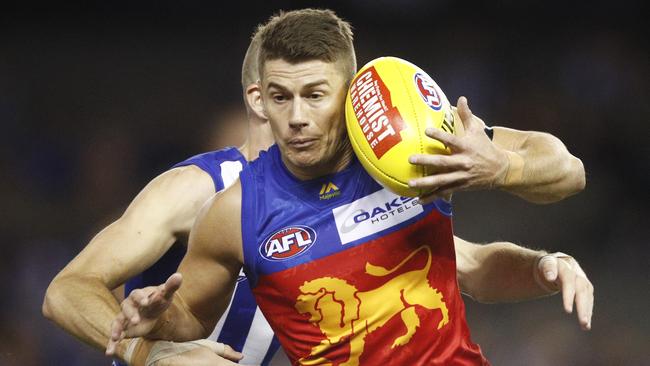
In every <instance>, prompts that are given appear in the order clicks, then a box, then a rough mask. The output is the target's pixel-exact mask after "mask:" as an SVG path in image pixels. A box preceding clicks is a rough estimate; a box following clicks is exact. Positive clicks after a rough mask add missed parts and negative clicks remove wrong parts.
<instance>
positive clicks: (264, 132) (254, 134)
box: [239, 119, 274, 161]
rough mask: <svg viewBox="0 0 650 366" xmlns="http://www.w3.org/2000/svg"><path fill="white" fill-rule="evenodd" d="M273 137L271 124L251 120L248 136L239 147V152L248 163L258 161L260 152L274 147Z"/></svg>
mask: <svg viewBox="0 0 650 366" xmlns="http://www.w3.org/2000/svg"><path fill="white" fill-rule="evenodd" d="M273 142H274V141H273V135H272V133H271V128H270V127H269V123H268V122H266V121H259V120H253V119H251V120H250V121H249V123H248V135H247V136H246V141H244V143H243V144H242V145H241V146H240V147H239V152H241V154H242V155H244V157H245V158H246V160H247V161H252V160H255V159H257V157H258V156H259V155H260V151H263V150H266V149H268V148H269V147H270V146H271V145H273Z"/></svg>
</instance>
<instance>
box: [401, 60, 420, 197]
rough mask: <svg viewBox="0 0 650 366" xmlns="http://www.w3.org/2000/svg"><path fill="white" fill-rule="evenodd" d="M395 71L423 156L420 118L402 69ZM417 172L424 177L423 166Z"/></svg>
mask: <svg viewBox="0 0 650 366" xmlns="http://www.w3.org/2000/svg"><path fill="white" fill-rule="evenodd" d="M397 71H398V73H399V76H400V79H402V84H403V86H404V90H406V92H407V95H408V100H409V104H410V105H411V110H412V111H413V115H414V116H415V125H416V127H417V129H416V132H417V133H416V135H417V141H418V148H419V150H420V154H424V144H423V143H422V136H421V135H420V118H418V112H417V109H416V108H415V104H414V103H413V98H411V92H410V89H409V85H408V84H406V80H405V79H404V75H403V74H402V69H401V68H400V67H398V68H397ZM418 170H420V176H422V177H424V176H425V174H424V173H425V168H424V166H418ZM418 191H419V192H420V193H422V190H421V189H418Z"/></svg>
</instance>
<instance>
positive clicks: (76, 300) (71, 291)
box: [43, 275, 126, 358]
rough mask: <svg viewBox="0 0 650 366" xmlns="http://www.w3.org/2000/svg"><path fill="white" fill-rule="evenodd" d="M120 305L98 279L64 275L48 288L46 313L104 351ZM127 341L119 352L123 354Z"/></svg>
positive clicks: (44, 306)
mask: <svg viewBox="0 0 650 366" xmlns="http://www.w3.org/2000/svg"><path fill="white" fill-rule="evenodd" d="M119 309H120V305H119V304H118V302H117V300H116V299H115V297H113V295H112V293H111V292H110V291H109V290H108V288H107V287H106V286H105V284H103V283H102V282H101V281H100V280H99V279H97V278H92V277H78V276H72V275H68V276H66V275H61V276H59V277H57V278H55V279H54V280H53V281H52V283H51V284H50V286H49V287H48V289H47V292H46V294H45V301H44V303H43V314H44V315H45V316H46V317H47V318H48V319H50V320H52V321H53V322H54V323H56V324H57V325H58V326H60V327H61V328H63V329H64V330H65V331H66V332H68V333H69V334H71V335H73V336H74V337H76V338H77V339H79V340H81V341H82V342H84V343H86V344H88V345H90V346H92V347H94V348H97V349H99V350H101V351H104V349H105V348H106V343H107V342H108V339H109V337H110V328H111V327H110V326H111V322H112V321H113V319H114V318H115V315H116V314H117V313H118V312H119ZM125 344H126V342H124V341H123V342H120V344H119V345H118V347H117V356H118V357H120V358H121V357H123V355H124V351H125V349H126V346H125Z"/></svg>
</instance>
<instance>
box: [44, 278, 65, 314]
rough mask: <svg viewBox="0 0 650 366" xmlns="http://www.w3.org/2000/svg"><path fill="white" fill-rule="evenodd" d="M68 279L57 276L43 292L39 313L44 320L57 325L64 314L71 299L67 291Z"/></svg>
mask: <svg viewBox="0 0 650 366" xmlns="http://www.w3.org/2000/svg"><path fill="white" fill-rule="evenodd" d="M69 279H70V278H68V277H62V276H61V275H58V276H56V277H55V278H54V279H53V280H52V282H51V283H50V285H49V286H48V287H47V290H46V291H45V296H44V298H43V305H42V306H41V312H42V314H43V316H44V317H45V318H46V319H48V320H51V321H53V322H55V323H58V322H59V321H60V320H61V316H62V315H63V314H65V313H66V310H68V309H66V308H67V306H68V304H69V300H70V299H71V298H72V296H71V293H70V291H69V288H70V286H69Z"/></svg>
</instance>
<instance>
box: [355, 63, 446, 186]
mask: <svg viewBox="0 0 650 366" xmlns="http://www.w3.org/2000/svg"><path fill="white" fill-rule="evenodd" d="M454 113H455V112H453V111H452V108H451V105H450V104H449V101H448V100H447V97H446V96H445V94H444V93H443V92H442V90H440V88H439V87H438V85H437V84H436V82H435V81H433V79H431V77H429V75H427V73H425V72H424V71H422V69H420V68H419V67H417V66H415V65H413V64H412V63H410V62H408V61H405V60H402V59H399V58H396V57H380V58H377V59H375V60H373V61H370V62H369V63H367V64H366V65H365V66H363V68H361V70H359V72H358V73H357V74H356V75H355V77H354V79H353V80H352V83H351V84H350V88H349V90H348V94H347V98H346V102H345V117H346V124H347V130H348V135H349V137H350V141H351V143H352V148H353V149H354V152H355V154H356V155H357V158H358V159H359V161H361V164H362V165H363V167H364V168H365V169H366V170H367V171H368V173H369V174H370V175H371V176H372V177H373V178H374V179H375V180H376V181H378V182H379V183H380V184H382V185H383V186H385V187H386V188H388V189H389V190H391V191H393V192H395V193H397V194H399V195H401V196H408V197H415V196H419V195H422V194H425V193H426V192H423V191H421V190H420V189H413V188H410V187H409V186H408V182H409V180H411V179H413V178H419V177H424V176H426V175H429V174H431V173H433V172H431V171H428V169H427V168H425V167H423V166H418V165H412V164H411V163H409V161H408V157H409V156H410V155H413V154H448V153H449V150H448V149H447V148H446V147H445V146H444V145H443V144H442V143H441V142H439V141H437V140H434V139H432V138H430V137H428V136H426V135H425V133H424V131H425V129H426V128H428V127H435V128H440V129H443V130H445V131H447V132H449V133H454V132H455V128H454Z"/></svg>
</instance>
